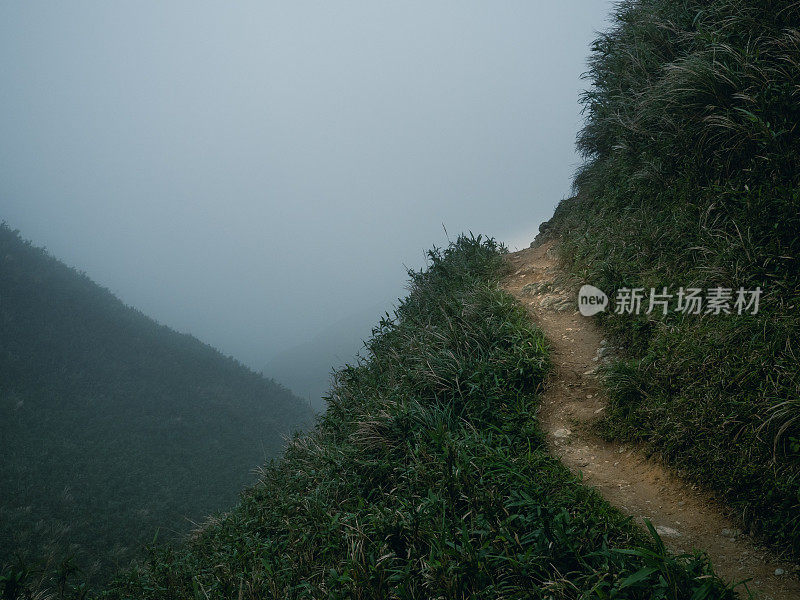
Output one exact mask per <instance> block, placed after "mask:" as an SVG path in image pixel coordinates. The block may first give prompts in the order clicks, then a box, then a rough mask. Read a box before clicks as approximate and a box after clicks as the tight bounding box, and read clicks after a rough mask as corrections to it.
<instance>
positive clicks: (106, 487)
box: [0, 224, 311, 581]
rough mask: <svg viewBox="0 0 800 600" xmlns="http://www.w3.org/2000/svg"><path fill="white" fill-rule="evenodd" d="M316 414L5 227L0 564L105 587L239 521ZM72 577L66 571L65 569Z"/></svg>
mask: <svg viewBox="0 0 800 600" xmlns="http://www.w3.org/2000/svg"><path fill="white" fill-rule="evenodd" d="M310 420H311V414H310V409H309V408H308V406H307V404H306V403H305V402H303V401H302V400H300V399H298V398H296V397H295V396H293V395H292V394H291V393H290V392H289V391H288V390H286V389H285V388H283V387H281V386H279V385H278V384H276V383H275V382H273V381H270V380H266V379H264V378H262V377H261V376H259V375H257V374H255V373H253V372H251V371H249V370H248V369H246V368H245V367H243V366H242V365H241V364H239V363H237V362H236V361H234V360H233V359H230V358H226V357H224V356H223V355H221V354H220V353H219V352H217V351H216V350H214V349H213V348H211V347H210V346H207V345H205V344H203V343H201V342H200V341H198V340H197V339H195V338H193V337H191V336H189V335H183V334H179V333H176V332H175V331H172V330H170V329H169V328H167V327H165V326H163V325H159V324H158V323H156V322H154V321H153V320H152V319H149V318H148V317H146V316H145V315H143V314H141V313H140V312H138V311H136V310H134V309H132V308H130V307H127V306H125V305H124V304H123V303H122V302H121V301H120V300H119V299H117V298H116V297H114V296H113V295H112V294H111V293H110V292H109V291H108V290H106V289H104V288H101V287H100V286H98V285H96V284H95V283H93V282H92V281H91V280H90V279H89V278H88V277H87V276H86V275H84V274H81V273H79V272H77V271H75V270H74V269H71V268H68V267H67V266H65V265H64V264H62V263H60V262H59V261H58V260H56V259H55V258H53V257H51V256H49V255H48V254H47V253H46V252H45V251H44V250H42V249H40V248H36V247H34V246H32V245H31V244H30V243H28V242H25V241H24V240H23V239H22V238H21V237H20V236H19V234H18V233H17V232H15V231H12V230H11V229H10V228H9V227H7V226H6V225H5V224H3V225H2V226H0V454H2V457H3V460H2V463H1V464H0V563H2V564H10V565H17V564H24V565H26V566H27V567H28V568H32V567H34V566H36V565H38V564H40V563H41V562H47V561H49V562H50V563H51V565H50V566H59V565H60V564H61V562H62V560H64V559H65V558H67V557H70V556H71V557H72V560H71V561H70V562H69V563H68V564H67V565H65V566H64V567H63V569H62V571H65V572H68V571H70V570H71V569H72V568H73V567H76V568H77V567H79V568H81V569H83V570H84V575H83V576H84V577H86V578H88V579H89V580H90V581H98V580H101V579H102V578H103V575H104V574H107V573H108V572H109V571H111V570H112V569H114V568H118V567H121V566H125V565H127V564H128V563H129V561H130V560H131V558H133V557H134V556H136V555H137V554H138V553H139V551H140V549H141V547H142V546H143V544H145V543H146V542H151V541H152V540H153V539H154V538H155V537H156V535H157V536H158V539H161V540H163V539H171V538H174V537H175V536H176V534H180V533H182V532H186V531H187V530H188V529H189V528H190V527H191V521H197V520H199V519H201V518H202V517H204V516H205V515H207V514H209V513H212V512H216V511H218V510H223V509H227V508H229V507H230V506H231V505H232V504H234V503H235V501H236V498H237V495H238V493H239V491H240V490H241V489H242V488H243V487H244V486H245V485H246V484H248V483H250V482H251V481H252V475H251V472H252V469H254V468H255V467H256V466H257V465H259V464H261V463H262V462H263V461H264V460H265V458H266V457H271V456H275V455H276V454H278V453H279V452H280V451H281V449H282V448H283V445H284V440H283V438H284V436H286V435H288V434H289V433H290V432H291V431H292V430H294V429H295V428H297V427H305V426H307V425H309V424H310ZM59 568H61V567H59Z"/></svg>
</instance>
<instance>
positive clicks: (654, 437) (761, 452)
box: [544, 0, 800, 557]
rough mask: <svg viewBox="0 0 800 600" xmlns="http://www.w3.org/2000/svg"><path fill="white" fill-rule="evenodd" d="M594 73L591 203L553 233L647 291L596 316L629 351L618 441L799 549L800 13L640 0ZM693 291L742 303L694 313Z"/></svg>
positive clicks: (588, 146)
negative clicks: (744, 303) (684, 296)
mask: <svg viewBox="0 0 800 600" xmlns="http://www.w3.org/2000/svg"><path fill="white" fill-rule="evenodd" d="M589 76H590V79H591V84H592V87H591V89H590V91H588V92H587V93H586V95H585V97H584V105H585V109H586V117H587V124H586V127H585V128H584V130H583V131H582V133H581V134H580V137H579V141H578V145H579V148H580V149H581V150H582V151H583V153H584V155H585V157H586V163H585V165H584V166H583V168H582V170H581V172H580V173H579V175H578V177H577V180H576V184H575V188H576V192H577V194H576V196H575V197H574V198H572V199H569V200H565V201H564V202H562V203H561V205H560V206H559V207H558V209H557V211H556V213H555V215H554V218H553V220H552V221H551V222H550V223H549V224H547V225H546V226H545V227H544V231H545V232H546V233H547V235H553V236H556V235H557V236H560V238H561V244H560V248H561V257H562V258H563V259H564V261H565V262H566V264H567V266H568V267H569V269H570V270H571V272H572V274H573V275H574V277H575V280H576V281H577V282H578V283H579V284H580V283H589V284H592V285H594V286H596V287H598V288H600V289H602V290H603V291H605V292H606V293H607V294H608V295H609V298H611V299H612V300H613V299H615V298H617V297H618V294H619V293H620V292H621V291H622V292H624V290H626V289H627V290H633V289H637V288H638V289H640V290H643V292H644V294H645V304H644V305H643V307H642V310H641V312H640V314H631V313H630V312H629V311H626V312H624V313H622V314H620V313H619V312H617V311H616V310H614V311H607V312H606V313H603V314H601V315H599V316H598V318H599V319H600V323H601V324H602V326H603V327H604V328H605V330H606V333H607V334H608V335H609V336H610V337H611V340H612V344H613V345H614V346H617V347H619V348H620V351H621V355H620V357H619V360H616V361H615V362H614V363H613V364H612V365H611V366H610V367H609V369H607V372H606V381H607V389H608V391H609V393H610V396H611V407H610V411H609V414H608V418H607V419H606V420H605V423H604V429H603V431H604V434H605V435H606V436H607V437H609V438H614V439H617V440H628V441H634V442H641V443H642V444H645V445H646V447H647V448H648V449H649V450H650V451H651V452H653V453H657V454H658V455H659V456H661V457H662V458H663V459H665V460H666V461H667V462H668V463H670V464H671V465H672V466H673V467H675V468H676V469H678V470H679V471H680V472H682V473H683V474H684V475H685V476H686V477H688V478H689V479H690V480H692V481H694V482H696V483H699V484H700V485H702V486H703V487H704V489H706V490H710V491H712V492H714V493H716V494H718V495H720V496H721V497H723V498H725V499H726V500H727V502H728V503H729V504H730V505H732V506H733V507H734V508H735V510H736V512H737V513H738V516H739V517H740V519H741V520H742V522H743V523H744V524H745V525H747V527H748V528H749V529H750V531H751V532H752V533H754V534H757V535H761V536H762V537H763V539H765V540H767V541H769V542H770V543H772V544H773V545H774V546H775V547H777V548H779V549H785V550H788V551H790V552H793V553H794V555H795V557H797V556H798V555H800V402H799V401H798V398H800V358H798V348H800V317H798V314H799V313H798V299H799V298H800V263H799V262H798V257H800V186H799V184H800V135H798V134H799V133H800V131H799V130H798V124H799V123H800V102H798V96H800V5H798V4H797V3H791V2H778V1H761V2H738V1H737V2H735V1H732V0H716V1H713V2H680V3H676V2H666V1H663V0H641V1H638V2H625V3H623V4H622V5H621V6H620V7H619V9H618V11H617V13H616V16H615V21H614V27H613V28H612V30H611V31H609V32H608V33H607V34H605V35H603V36H602V37H600V39H598V41H597V42H596V43H595V46H594V51H593V54H592V57H591V61H590V73H589ZM652 288H655V290H657V292H658V293H661V292H662V291H663V290H664V288H667V292H668V293H670V292H671V293H672V295H673V298H672V299H671V301H670V305H669V309H670V310H669V312H668V313H667V314H663V311H662V310H661V308H660V307H659V308H658V309H657V310H655V311H653V312H652V313H650V314H646V310H645V309H646V308H647V301H648V299H649V298H648V297H649V295H650V290H651V289H652ZM682 288H683V290H684V292H688V290H690V289H696V290H698V291H699V292H701V294H700V296H701V297H705V298H706V299H708V296H709V294H710V292H709V290H714V289H720V288H721V289H722V290H723V293H724V290H727V292H728V294H729V296H732V297H729V300H730V301H729V302H728V303H727V306H726V308H725V309H724V310H716V311H715V309H714V306H713V305H712V304H703V305H702V307H701V308H700V310H699V311H698V312H697V313H695V311H694V310H692V311H687V310H684V311H679V310H677V309H678V300H679V298H678V295H679V292H680V291H681V289H682ZM740 288H742V289H744V290H745V291H754V290H757V289H758V288H760V289H761V290H762V294H761V297H760V305H759V307H758V311H757V312H756V311H754V310H753V308H752V307H751V308H750V309H749V310H744V311H740V310H738V309H737V308H736V305H735V300H736V299H737V291H738V290H739V289H740ZM748 300H749V297H748ZM723 306H725V305H724V304H723ZM717 313H718V314H717Z"/></svg>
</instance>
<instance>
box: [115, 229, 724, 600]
mask: <svg viewBox="0 0 800 600" xmlns="http://www.w3.org/2000/svg"><path fill="white" fill-rule="evenodd" d="M430 258H431V265H430V267H429V268H428V269H427V270H426V271H424V272H419V273H411V277H412V282H411V293H410V295H409V297H408V298H407V299H406V300H405V301H404V302H403V303H402V304H401V306H400V307H399V309H398V311H397V315H396V318H395V319H393V320H388V319H387V320H384V321H382V322H381V324H380V326H379V327H378V328H377V329H376V330H375V332H374V335H373V337H372V339H371V341H370V342H369V343H368V356H367V358H366V359H365V360H364V361H363V362H362V363H361V364H359V365H358V366H353V367H347V368H345V369H343V370H341V371H339V372H338V374H337V376H336V384H335V386H334V387H333V389H332V391H331V393H330V402H329V408H328V411H327V413H326V414H325V415H324V416H323V417H322V419H321V421H320V423H319V424H318V427H317V428H316V429H315V430H314V431H313V432H311V433H310V434H308V435H305V436H302V437H298V438H296V439H295V440H294V442H293V443H292V444H291V445H290V447H289V449H288V450H287V452H286V455H285V457H284V458H283V459H282V460H279V461H275V462H272V463H271V464H269V465H267V466H266V467H265V468H264V470H263V472H262V473H261V477H260V481H259V482H258V484H257V485H255V486H254V487H253V488H252V489H250V490H248V491H247V492H246V493H245V494H244V496H243V497H242V501H241V503H240V505H239V506H238V507H237V508H236V509H235V510H233V511H231V512H230V513H228V514H225V515H220V516H218V517H215V518H212V519H210V520H209V521H208V522H207V523H206V524H205V525H203V526H202V527H201V528H200V529H199V530H198V531H197V532H196V533H195V534H194V535H193V537H192V539H191V540H190V541H189V542H188V543H187V544H186V545H185V546H183V547H178V548H168V547H167V548H164V547H162V548H154V549H153V550H152V554H151V557H150V559H149V561H147V563H146V564H144V565H142V566H141V568H139V569H137V570H134V571H131V572H128V573H124V574H122V575H121V576H120V577H119V579H118V580H117V581H116V583H115V584H114V585H113V586H112V587H111V589H110V590H109V591H108V592H107V596H106V597H107V598H120V599H122V598H153V599H156V598H158V599H159V600H166V599H171V598H175V599H178V598H237V597H238V598H467V597H470V598H475V597H483V598H492V599H494V598H578V597H581V598H609V597H614V598H642V599H644V598H648V599H649V598H689V597H691V595H692V593H693V591H696V590H705V591H707V592H710V593H711V597H714V598H725V597H732V594H730V593H729V592H723V591H722V590H721V587H720V585H719V583H718V581H716V580H715V579H714V578H713V577H703V575H704V574H706V573H707V569H708V567H707V565H706V564H705V563H704V561H703V560H702V559H701V558H692V557H683V558H680V559H675V558H672V557H669V556H667V555H666V554H665V553H664V551H663V548H661V547H659V545H658V544H657V543H656V542H653V541H650V542H646V541H645V540H644V539H643V536H642V534H641V533H639V532H637V531H636V530H634V528H633V527H632V526H631V524H630V522H629V521H627V520H625V519H623V518H622V516H621V515H620V514H619V513H617V512H616V511H615V510H613V509H612V508H611V507H610V506H608V505H607V504H606V503H605V502H604V501H603V500H602V499H601V498H600V497H599V496H598V495H597V494H595V493H594V492H592V491H590V490H589V489H587V488H585V487H583V486H582V485H581V484H580V482H579V481H578V480H577V479H576V478H575V477H573V476H571V475H570V474H569V472H568V471H567V470H566V469H565V468H564V467H563V466H562V465H561V464H560V463H558V462H557V461H556V460H555V459H553V458H552V457H551V456H549V455H548V454H547V453H546V451H545V449H544V447H543V442H542V435H541V433H540V431H539V429H538V428H537V422H536V418H535V409H536V393H537V390H538V389H539V386H540V384H541V382H542V379H543V377H544V375H545V372H546V370H547V368H548V362H547V353H546V346H545V341H544V339H543V337H542V334H541V333H540V332H539V331H538V330H537V329H535V328H534V327H533V326H532V325H531V323H530V320H529V318H528V316H527V315H526V313H525V310H524V308H522V307H521V306H519V305H517V304H516V303H515V302H514V300H513V299H512V298H511V297H510V296H508V295H507V294H505V293H504V292H502V291H501V290H500V289H499V287H498V285H497V281H498V278H499V277H500V275H501V271H502V268H503V261H502V259H501V253H500V252H499V249H498V248H497V246H496V245H495V244H494V242H492V241H488V242H481V240H480V238H478V239H474V238H472V239H468V238H463V237H462V238H460V239H459V240H458V242H457V243H455V244H454V245H452V246H451V247H449V248H448V249H446V250H444V251H434V252H431V254H430ZM643 544H644V546H643ZM623 547H625V548H629V550H621V551H618V550H611V549H610V548H623ZM634 548H635V549H634ZM698 597H705V596H702V595H699V596H698Z"/></svg>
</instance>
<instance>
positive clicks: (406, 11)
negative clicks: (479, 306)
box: [0, 0, 611, 370]
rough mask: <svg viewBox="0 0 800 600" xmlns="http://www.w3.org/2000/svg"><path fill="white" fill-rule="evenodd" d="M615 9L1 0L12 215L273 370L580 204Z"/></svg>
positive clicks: (1, 191) (186, 326)
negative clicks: (597, 65) (479, 243)
mask: <svg viewBox="0 0 800 600" xmlns="http://www.w3.org/2000/svg"><path fill="white" fill-rule="evenodd" d="M610 6H611V3H610V2H588V1H585V0H584V1H575V2H561V3H547V4H541V3H540V4H532V3H524V2H511V3H503V4H502V5H497V4H493V5H489V4H487V3H477V2H466V3H465V2H458V3H456V2H448V3H436V4H430V3H425V4H423V3H421V2H409V3H403V4H402V5H396V4H388V3H374V2H370V3H366V2H343V3H337V5H336V6H333V5H331V4H323V3H317V2H297V3H291V4H288V3H287V4H267V5H263V4H259V3H237V4H236V5H228V4H225V5H223V4H216V3H188V2H181V3H170V4H169V5H168V6H167V5H161V4H159V3H154V2H145V3H135V4H134V3H128V4H118V3H114V4H113V5H112V4H105V3H100V2H76V3H70V4H69V5H47V6H45V5H43V4H35V3H16V4H10V3H6V4H3V5H2V6H0V33H1V35H0V73H2V77H3V81H4V87H3V91H2V92H1V93H0V98H2V106H3V110H2V111H1V112H0V136H1V138H0V139H2V143H1V144H0V159H1V160H0V180H1V181H2V184H0V220H5V221H7V223H8V225H9V226H10V227H12V228H16V229H19V230H20V232H21V234H22V236H23V237H24V238H26V239H30V240H31V241H32V242H33V243H34V244H36V245H40V246H45V247H46V248H47V249H48V250H49V251H50V252H51V253H52V254H53V255H54V256H55V257H56V258H58V259H60V260H62V261H63V262H65V263H66V264H68V265H70V266H73V267H75V268H77V269H79V270H81V271H84V272H86V273H87V275H89V277H91V278H92V279H93V280H95V281H96V282H98V283H99V284H101V285H103V286H105V287H107V288H109V289H110V290H111V291H112V292H113V293H115V294H116V295H117V296H119V297H120V298H121V299H122V300H123V301H124V302H125V303H126V304H129V305H131V306H134V307H135V308H137V309H139V310H141V311H142V312H144V313H146V314H147V315H149V316H151V317H153V318H155V319H156V320H158V321H159V322H161V323H164V324H166V325H168V326H170V327H172V328H174V329H177V330H179V331H183V332H187V333H191V334H192V335H194V336H196V337H198V338H199V339H201V340H202V341H204V342H207V343H209V344H211V345H213V346H215V347H217V348H218V349H220V350H221V351H222V352H223V353H225V354H229V355H232V356H234V357H235V358H237V359H238V360H240V361H241V362H243V363H244V364H246V365H248V366H250V367H251V368H254V369H256V370H260V369H261V368H262V367H263V366H264V365H265V364H266V362H267V361H269V360H271V359H272V358H274V357H275V356H277V355H278V354H279V353H280V352H282V351H284V350H286V349H287V348H291V347H297V346H299V345H301V344H303V343H305V342H307V341H308V340H311V339H313V338H314V337H315V336H316V335H318V334H319V333H320V332H321V331H324V330H326V326H327V325H328V324H330V323H333V322H338V321H342V320H346V319H348V318H350V317H352V316H354V315H359V314H362V313H364V312H365V311H371V310H373V307H375V306H385V307H386V310H389V309H390V308H391V306H392V304H393V303H394V302H395V300H396V299H397V298H398V297H400V296H403V295H404V285H405V280H406V274H405V267H406V266H407V267H411V268H419V267H421V266H422V265H423V264H424V259H425V255H424V252H425V250H426V249H427V248H429V247H430V246H432V245H433V244H437V245H442V244H444V243H446V241H447V239H446V236H445V232H444V229H443V226H444V227H445V228H446V229H447V232H448V233H449V236H450V237H451V238H455V236H457V235H458V234H459V233H460V232H462V231H473V232H475V233H483V234H488V235H491V236H494V237H496V238H498V239H499V240H501V241H503V242H505V243H506V244H507V245H509V246H511V247H512V248H513V247H523V246H527V244H528V243H529V242H530V240H531V239H532V238H533V236H534V235H535V233H536V232H537V230H538V226H539V224H540V223H541V222H542V221H543V220H546V219H547V218H549V216H550V214H551V213H552V210H553V208H554V206H555V205H556V204H557V202H558V201H559V200H560V199H561V198H563V197H565V196H566V195H568V193H569V190H570V185H571V178H572V174H573V172H574V169H575V168H576V166H577V164H578V157H577V155H576V153H575V150H574V138H575V134H576V132H577V131H578V129H579V126H580V123H581V117H580V114H579V104H578V97H579V93H580V91H581V90H582V89H583V88H584V86H585V83H584V82H583V81H582V80H581V79H580V74H581V73H582V72H583V71H584V70H585V68H586V67H585V57H586V56H587V54H588V53H589V44H590V42H591V41H592V40H593V39H594V37H595V32H596V31H597V30H599V29H602V28H603V27H604V25H605V19H606V17H607V14H608V13H609V8H610Z"/></svg>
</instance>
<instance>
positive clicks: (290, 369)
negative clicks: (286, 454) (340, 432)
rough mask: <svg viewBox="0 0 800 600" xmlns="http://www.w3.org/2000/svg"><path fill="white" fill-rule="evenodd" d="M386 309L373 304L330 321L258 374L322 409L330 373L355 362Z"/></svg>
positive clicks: (279, 354) (276, 358) (274, 358)
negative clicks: (280, 384)
mask: <svg viewBox="0 0 800 600" xmlns="http://www.w3.org/2000/svg"><path fill="white" fill-rule="evenodd" d="M387 308H389V307H383V306H377V305H376V306H372V307H370V308H368V309H365V310H363V311H360V312H358V313H355V314H352V315H350V316H348V317H346V318H344V319H340V320H338V321H334V322H333V323H331V324H330V325H329V326H328V327H327V328H326V329H324V330H323V331H321V332H320V333H318V334H317V335H315V336H314V337H313V338H311V339H310V340H308V341H306V342H304V343H302V344H298V345H297V346H294V347H293V348H289V349H288V350H285V351H283V352H280V353H278V354H277V355H276V356H275V357H273V358H272V360H270V361H269V362H268V363H267V365H266V366H265V367H264V369H263V370H262V371H261V372H262V373H263V374H264V376H266V377H271V378H273V379H275V380H276V381H280V382H281V383H282V384H284V385H286V386H288V387H289V388H290V389H291V390H292V391H294V392H295V393H296V394H298V395H300V396H302V397H303V398H306V399H307V400H309V401H310V402H311V405H312V406H313V407H314V408H315V409H317V410H325V401H324V400H323V399H322V397H323V396H324V395H325V394H327V393H328V390H329V388H330V385H331V380H330V375H331V372H332V371H333V370H334V369H338V368H339V367H342V366H344V365H345V364H348V363H349V364H352V363H354V362H355V360H356V356H357V355H358V353H359V352H360V351H361V349H362V348H363V346H364V340H367V339H369V338H370V336H371V335H372V328H373V327H375V325H376V323H377V322H378V320H379V319H380V317H381V315H382V314H383V313H384V312H385V311H386V309H387Z"/></svg>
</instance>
